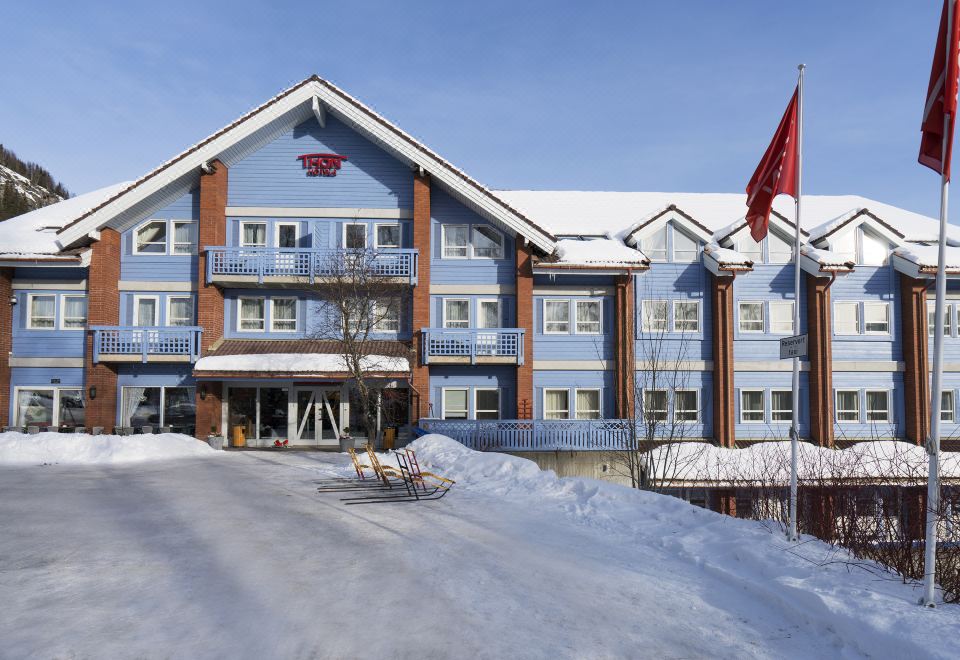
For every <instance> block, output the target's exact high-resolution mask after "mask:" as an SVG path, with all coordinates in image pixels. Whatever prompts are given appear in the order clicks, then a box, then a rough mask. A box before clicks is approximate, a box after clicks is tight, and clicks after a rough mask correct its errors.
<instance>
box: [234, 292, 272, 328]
mask: <svg viewBox="0 0 960 660" xmlns="http://www.w3.org/2000/svg"><path fill="white" fill-rule="evenodd" d="M265 308H266V301H265V300H264V299H263V298H240V315H239V317H238V319H239V321H240V327H239V328H238V330H240V331H241V332H249V331H251V330H263V329H264V328H265V327H266V324H265V318H264V310H265Z"/></svg>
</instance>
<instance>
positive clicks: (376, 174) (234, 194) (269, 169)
mask: <svg viewBox="0 0 960 660" xmlns="http://www.w3.org/2000/svg"><path fill="white" fill-rule="evenodd" d="M326 124H327V125H326V128H321V127H320V124H318V123H317V120H316V119H309V120H307V121H305V122H304V123H302V124H300V125H299V126H296V127H295V128H294V129H293V130H291V131H288V132H287V133H284V134H283V135H281V136H280V137H279V138H277V139H276V140H274V141H272V142H270V143H269V144H267V145H265V146H264V147H262V148H260V149H259V150H257V151H255V152H254V153H252V154H250V155H249V156H247V157H246V158H244V159H243V160H241V161H240V162H238V163H235V164H234V165H233V166H232V167H231V168H230V185H229V187H228V193H227V194H228V200H229V201H228V204H229V205H230V206H288V207H331V208H411V207H412V206H413V173H412V172H411V171H410V168H409V167H407V166H406V165H405V164H403V163H401V162H400V161H398V160H396V159H395V158H393V157H392V156H390V155H389V154H387V153H386V152H385V151H383V150H382V149H380V147H378V146H376V145H374V144H373V143H372V142H370V141H368V140H367V139H366V138H364V137H361V136H360V135H359V134H358V133H356V132H355V131H354V130H352V129H351V128H349V127H348V126H346V125H345V124H344V123H343V122H341V121H339V120H338V119H337V118H336V117H334V116H332V115H327V122H326ZM309 153H336V154H340V155H341V156H346V158H347V160H345V161H343V164H342V168H341V169H340V170H339V171H338V172H337V175H336V176H335V177H314V176H307V173H306V170H304V169H303V168H302V163H301V161H300V160H298V159H297V156H299V155H301V154H309Z"/></svg>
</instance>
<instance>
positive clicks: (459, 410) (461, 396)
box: [443, 388, 469, 419]
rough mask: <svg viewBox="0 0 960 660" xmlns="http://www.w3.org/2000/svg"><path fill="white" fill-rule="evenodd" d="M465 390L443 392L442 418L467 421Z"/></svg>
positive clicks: (446, 390) (445, 389)
mask: <svg viewBox="0 0 960 660" xmlns="http://www.w3.org/2000/svg"><path fill="white" fill-rule="evenodd" d="M468 413H469V411H468V409H467V390H466V389H447V388H444V390H443V418H444V419H467V416H468Z"/></svg>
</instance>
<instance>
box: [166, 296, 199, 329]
mask: <svg viewBox="0 0 960 660" xmlns="http://www.w3.org/2000/svg"><path fill="white" fill-rule="evenodd" d="M167 325H193V299H192V298H186V297H184V298H170V312H169V315H168V318H167Z"/></svg>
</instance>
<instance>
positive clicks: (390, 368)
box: [194, 353, 410, 375]
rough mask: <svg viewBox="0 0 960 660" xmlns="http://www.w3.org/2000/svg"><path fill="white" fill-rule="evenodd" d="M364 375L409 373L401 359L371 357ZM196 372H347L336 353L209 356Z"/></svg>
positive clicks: (197, 364) (313, 373)
mask: <svg viewBox="0 0 960 660" xmlns="http://www.w3.org/2000/svg"><path fill="white" fill-rule="evenodd" d="M364 359H365V360H366V362H365V364H364V368H365V370H366V371H374V372H384V373H400V372H406V371H409V370H410V363H409V362H408V361H407V359H406V358H404V357H397V356H395V355H370V356H368V357H366V358H364ZM194 371H195V372H198V373H199V372H214V373H223V372H237V373H251V372H255V373H287V374H289V373H295V374H300V375H325V374H332V373H345V372H346V371H347V367H346V362H345V361H344V356H343V355H340V354H338V353H258V354H248V355H210V356H207V357H202V358H200V359H199V360H197V363H196V364H195V365H194Z"/></svg>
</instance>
